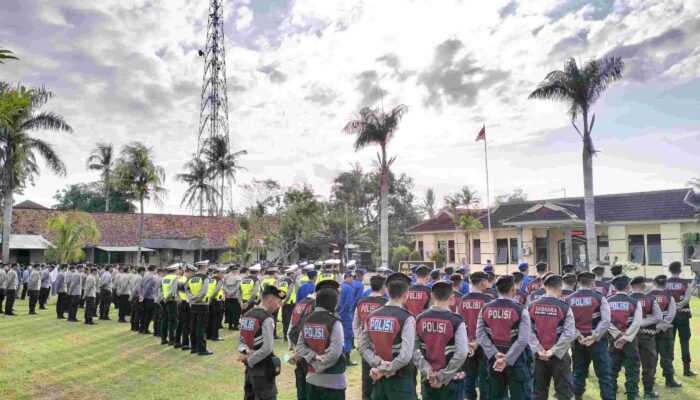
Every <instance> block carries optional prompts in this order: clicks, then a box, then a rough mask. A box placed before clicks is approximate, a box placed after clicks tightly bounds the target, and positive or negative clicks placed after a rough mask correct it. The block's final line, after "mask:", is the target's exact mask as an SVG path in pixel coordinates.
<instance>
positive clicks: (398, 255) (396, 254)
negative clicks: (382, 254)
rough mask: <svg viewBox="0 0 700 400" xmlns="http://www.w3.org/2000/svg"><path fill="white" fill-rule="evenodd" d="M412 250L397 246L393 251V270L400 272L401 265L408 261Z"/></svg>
mask: <svg viewBox="0 0 700 400" xmlns="http://www.w3.org/2000/svg"><path fill="white" fill-rule="evenodd" d="M410 254H411V249H409V248H408V247H406V246H396V247H394V248H392V249H391V269H393V270H394V271H398V268H399V263H400V262H401V261H406V260H408V256H409V255H410Z"/></svg>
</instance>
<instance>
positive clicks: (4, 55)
mask: <svg viewBox="0 0 700 400" xmlns="http://www.w3.org/2000/svg"><path fill="white" fill-rule="evenodd" d="M13 54H14V53H13V52H11V51H10V50H5V49H0V64H4V63H5V62H4V61H3V60H19V58H17V57H15V56H13Z"/></svg>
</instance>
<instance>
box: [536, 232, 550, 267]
mask: <svg viewBox="0 0 700 400" xmlns="http://www.w3.org/2000/svg"><path fill="white" fill-rule="evenodd" d="M548 255H549V252H548V251H547V238H546V237H543V238H536V239H535V259H536V260H537V262H544V263H546V262H548V261H547V259H548Z"/></svg>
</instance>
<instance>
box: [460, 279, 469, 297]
mask: <svg viewBox="0 0 700 400" xmlns="http://www.w3.org/2000/svg"><path fill="white" fill-rule="evenodd" d="M459 292H460V293H462V294H463V295H465V294H467V293H469V283H467V282H466V281H462V287H461V288H460V289H459Z"/></svg>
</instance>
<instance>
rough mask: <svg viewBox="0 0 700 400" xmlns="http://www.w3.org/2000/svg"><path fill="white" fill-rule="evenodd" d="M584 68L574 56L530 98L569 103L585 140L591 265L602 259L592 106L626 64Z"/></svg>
mask: <svg viewBox="0 0 700 400" xmlns="http://www.w3.org/2000/svg"><path fill="white" fill-rule="evenodd" d="M582 67H583V68H581V67H579V65H578V64H577V63H576V60H574V59H573V58H570V59H569V60H568V61H567V62H566V63H565V64H564V69H563V70H557V71H552V72H550V73H549V74H547V76H546V77H545V78H544V80H543V81H542V82H540V84H539V85H538V86H537V89H535V90H534V91H533V92H532V93H530V96H529V97H528V98H530V99H545V100H555V101H560V102H563V103H565V104H566V105H567V106H568V114H569V117H570V118H571V125H573V127H574V129H576V132H578V134H579V136H581V139H582V141H583V154H582V156H583V157H582V158H583V191H584V209H585V215H586V240H587V242H588V246H587V248H588V254H587V257H586V263H587V264H588V265H589V266H590V263H591V262H595V260H597V259H598V243H597V237H596V229H595V204H594V198H593V155H594V154H595V152H596V150H595V147H594V146H593V139H592V138H591V132H592V131H593V125H594V124H595V113H592V110H591V108H592V107H593V104H595V102H596V101H597V100H598V99H599V98H600V96H602V94H603V92H605V90H606V89H607V88H608V86H610V85H611V84H612V83H613V82H615V81H617V80H619V79H621V78H622V71H623V70H624V67H625V65H624V63H623V62H622V60H621V59H620V58H619V57H604V58H602V59H600V60H590V61H588V62H586V63H585V65H582ZM589 115H590V116H591V117H590V119H589ZM579 117H581V118H582V119H583V131H581V129H579V128H578V126H577V125H576V120H577V119H578V118H579Z"/></svg>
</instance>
